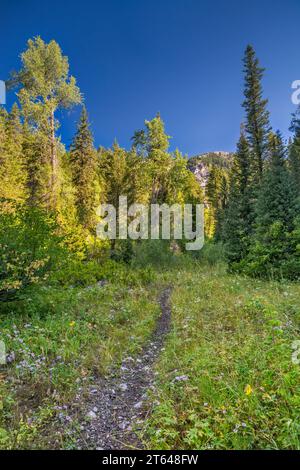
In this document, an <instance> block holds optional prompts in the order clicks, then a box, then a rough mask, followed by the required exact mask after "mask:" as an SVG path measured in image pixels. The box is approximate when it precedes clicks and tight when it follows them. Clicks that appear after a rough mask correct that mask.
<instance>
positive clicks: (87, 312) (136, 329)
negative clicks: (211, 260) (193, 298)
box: [0, 271, 159, 449]
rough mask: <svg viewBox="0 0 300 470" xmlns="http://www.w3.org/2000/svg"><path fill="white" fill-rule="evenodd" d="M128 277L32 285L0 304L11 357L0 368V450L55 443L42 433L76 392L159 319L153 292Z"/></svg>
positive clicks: (137, 344)
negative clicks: (19, 297)
mask: <svg viewBox="0 0 300 470" xmlns="http://www.w3.org/2000/svg"><path fill="white" fill-rule="evenodd" d="M122 272H123V271H122ZM132 279H133V276H131V275H130V272H128V279H126V280H124V279H123V277H122V276H121V278H120V277H118V276H116V279H115V281H114V282H113V281H111V282H109V283H108V284H107V285H104V286H97V285H95V286H90V287H85V288H82V287H81V288H76V287H75V288H70V287H69V288H63V287H57V286H56V287H55V286H46V287H39V288H38V287H35V288H34V289H32V296H31V295H30V292H29V293H28V294H27V296H26V298H25V299H24V300H22V301H21V302H14V303H11V304H9V305H8V306H6V307H5V311H3V312H2V314H1V316H0V322H1V335H0V339H2V340H4V342H5V344H6V348H7V351H8V352H9V353H12V352H13V353H14V355H15V360H14V361H13V362H12V363H11V364H10V365H8V366H2V369H0V448H23V449H24V448H40V447H43V446H50V447H51V446H52V445H56V444H55V443H53V442H51V441H53V439H54V437H55V439H57V436H54V434H55V429H54V430H53V431H51V432H52V433H53V435H52V436H49V432H48V431H47V428H48V427H49V426H50V425H51V423H52V422H53V421H54V420H55V419H56V416H57V415H58V414H59V412H60V410H61V409H62V407H63V406H64V404H66V403H68V402H72V399H73V397H74V395H75V394H76V391H77V390H78V388H79V387H81V388H82V387H85V385H87V384H88V383H89V382H90V381H92V378H93V377H94V376H99V375H101V374H103V373H105V372H107V370H108V369H109V368H110V367H114V366H117V365H118V364H119V362H120V360H121V358H122V356H123V355H124V354H131V355H134V354H136V353H137V352H138V351H139V350H140V348H141V346H142V345H143V344H144V342H145V341H146V339H147V337H148V336H149V335H150V334H151V332H152V330H153V327H154V323H155V320H156V317H157V316H158V314H159V307H158V305H157V301H156V300H157V299H156V295H157V289H154V287H153V286H152V284H149V283H147V287H145V286H144V285H137V283H136V282H135V283H132V282H131V281H132ZM134 284H135V285H134ZM0 367H1V366H0ZM49 438H50V442H48V441H49ZM45 439H47V441H45ZM60 445H64V444H63V443H60Z"/></svg>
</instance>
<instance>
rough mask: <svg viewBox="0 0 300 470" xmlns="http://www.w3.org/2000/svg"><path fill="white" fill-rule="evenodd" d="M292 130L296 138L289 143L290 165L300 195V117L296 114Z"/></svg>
mask: <svg viewBox="0 0 300 470" xmlns="http://www.w3.org/2000/svg"><path fill="white" fill-rule="evenodd" d="M290 130H291V131H292V132H294V139H293V141H292V142H291V144H290V145H289V167H290V170H291V174H292V178H293V181H294V183H295V185H296V188H297V193H298V196H300V118H299V117H298V114H295V115H294V116H293V119H292V124H291V127H290Z"/></svg>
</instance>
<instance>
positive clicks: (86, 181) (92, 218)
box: [70, 107, 100, 232]
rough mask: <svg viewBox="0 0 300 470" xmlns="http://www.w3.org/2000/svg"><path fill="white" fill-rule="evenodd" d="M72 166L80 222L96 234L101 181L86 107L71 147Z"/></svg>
mask: <svg viewBox="0 0 300 470" xmlns="http://www.w3.org/2000/svg"><path fill="white" fill-rule="evenodd" d="M70 164H71V171H72V181H73V185H74V187H75V206H76V209H77V214H78V221H79V223H80V224H81V225H82V226H83V227H84V228H88V229H89V230H90V231H92V232H95V227H96V208H97V206H98V205H99V202H100V181H99V175H98V171H97V160H96V151H95V149H94V145H93V136H92V133H91V131H90V128H89V123H88V117H87V112H86V109H85V107H83V109H82V114H81V117H80V122H79V125H78V129H77V132H76V135H75V137H74V140H73V142H72V145H71V151H70Z"/></svg>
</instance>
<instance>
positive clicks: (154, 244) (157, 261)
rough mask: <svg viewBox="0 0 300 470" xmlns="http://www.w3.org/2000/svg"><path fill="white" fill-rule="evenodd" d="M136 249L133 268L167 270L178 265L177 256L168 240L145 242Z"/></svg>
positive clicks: (140, 243)
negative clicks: (149, 267)
mask: <svg viewBox="0 0 300 470" xmlns="http://www.w3.org/2000/svg"><path fill="white" fill-rule="evenodd" d="M134 248H135V249H134V258H133V260H132V265H133V267H147V266H153V267H156V268H158V269H166V268H167V267H170V266H172V265H174V264H175V263H176V258H177V255H176V254H174V253H173V252H172V250H171V247H170V242H169V241H168V240H143V241H141V242H139V243H136V244H135V247H134Z"/></svg>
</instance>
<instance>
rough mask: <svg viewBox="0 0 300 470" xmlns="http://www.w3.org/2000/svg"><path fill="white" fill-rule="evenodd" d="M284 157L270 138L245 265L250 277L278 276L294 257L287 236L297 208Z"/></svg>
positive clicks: (277, 138)
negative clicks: (268, 155) (268, 154)
mask: <svg viewBox="0 0 300 470" xmlns="http://www.w3.org/2000/svg"><path fill="white" fill-rule="evenodd" d="M285 154H286V150H285V147H284V145H283V142H282V138H281V136H280V134H279V133H277V134H276V135H271V137H270V161H269V162H268V166H267V168H266V171H265V173H264V176H263V180H262V185H261V187H260V191H259V194H258V199H257V203H256V228H255V234H254V237H253V240H252V246H251V248H250V252H249V255H248V258H247V259H246V262H245V264H246V271H248V272H250V273H252V274H256V275H266V276H272V275H276V276H278V275H280V274H282V273H283V268H284V265H285V263H286V262H288V261H289V258H290V257H292V256H293V255H294V253H293V248H292V245H291V236H292V233H293V231H294V229H295V219H296V216H297V213H298V207H297V203H296V192H295V186H294V184H293V181H292V179H291V175H290V173H289V171H288V168H287V163H286V155H285Z"/></svg>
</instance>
